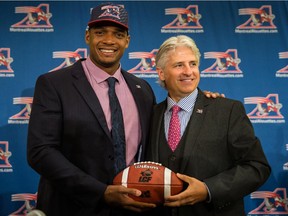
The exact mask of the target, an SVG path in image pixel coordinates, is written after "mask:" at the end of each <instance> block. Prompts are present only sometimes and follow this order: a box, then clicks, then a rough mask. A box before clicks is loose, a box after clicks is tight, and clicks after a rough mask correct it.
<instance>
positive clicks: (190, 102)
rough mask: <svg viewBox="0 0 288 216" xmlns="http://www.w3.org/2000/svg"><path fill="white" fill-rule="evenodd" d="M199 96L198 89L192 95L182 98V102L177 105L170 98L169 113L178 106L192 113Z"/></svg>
mask: <svg viewBox="0 0 288 216" xmlns="http://www.w3.org/2000/svg"><path fill="white" fill-rule="evenodd" d="M197 95H198V89H197V88H196V89H195V90H194V91H193V92H192V93H191V94H190V95H188V96H186V97H184V98H182V99H181V100H180V101H178V103H176V102H175V101H174V100H172V98H170V97H169V96H168V97H167V111H169V110H170V109H171V108H172V107H173V106H174V105H177V106H179V107H180V108H181V109H183V110H185V111H186V112H190V111H191V110H192V109H193V107H194V105H195V102H196V98H197Z"/></svg>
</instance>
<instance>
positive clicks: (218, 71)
mask: <svg viewBox="0 0 288 216" xmlns="http://www.w3.org/2000/svg"><path fill="white" fill-rule="evenodd" d="M204 59H213V60H214V62H213V63H212V65H211V66H210V67H208V68H206V69H204V70H203V71H201V77H229V78H231V77H235V78H239V77H243V73H242V71H241V70H240V68H239V64H240V62H241V59H240V58H239V57H238V52H237V49H228V50H227V51H225V52H205V53H204Z"/></svg>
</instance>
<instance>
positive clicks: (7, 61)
mask: <svg viewBox="0 0 288 216" xmlns="http://www.w3.org/2000/svg"><path fill="white" fill-rule="evenodd" d="M12 62H13V58H12V57H11V52H10V48H0V77H14V71H13V69H12V68H11V63H12Z"/></svg>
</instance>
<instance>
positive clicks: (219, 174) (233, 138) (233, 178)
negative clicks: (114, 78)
mask: <svg viewBox="0 0 288 216" xmlns="http://www.w3.org/2000/svg"><path fill="white" fill-rule="evenodd" d="M199 60H200V52H199V49H198V48H197V46H196V44H195V43H194V41H193V40H192V39H191V38H190V37H187V36H182V35H180V36H177V37H171V38H169V39H167V40H166V41H165V42H164V43H163V44H162V45H161V47H160V49H159V50H158V52H157V55H156V70H157V72H158V75H159V82H160V84H161V85H162V86H163V87H164V88H166V89H167V91H168V96H167V99H166V100H165V101H163V102H162V103H160V104H158V105H156V107H155V109H154V111H153V117H152V126H151V134H150V138H151V142H150V145H149V146H148V148H147V159H148V160H151V161H155V162H160V163H162V165H164V166H166V167H168V168H170V169H171V170H172V171H174V172H176V173H178V174H177V175H178V177H179V178H180V179H182V180H183V181H184V182H185V184H186V187H185V189H184V191H183V192H181V193H180V194H178V195H175V196H170V197H167V198H166V202H165V204H164V207H159V208H156V209H153V211H155V210H156V212H154V213H155V214H154V215H165V216H192V215H193V216H215V215H219V216H220V215H221V216H244V215H245V212H244V200H243V198H244V196H246V195H248V194H249V193H251V192H253V191H255V190H257V189H258V188H259V187H260V186H261V185H262V184H264V182H265V181H266V179H267V178H268V177H269V175H270V172H271V169H270V166H269V164H268V162H267V159H266V157H265V155H264V153H263V150H262V147H261V143H260V141H259V139H258V138H257V137H256V136H255V134H254V130H253V127H252V124H251V122H250V121H249V119H248V117H247V115H246V112H245V110H244V107H243V105H242V103H241V102H239V101H236V100H231V99H226V98H221V97H218V98H216V99H213V100H212V99H209V98H207V97H205V96H204V94H203V92H202V91H201V90H200V89H199V88H198V84H199V80H200V73H199ZM174 110H175V112H174ZM172 113H173V114H172ZM174 113H175V114H174ZM151 215H152V213H151Z"/></svg>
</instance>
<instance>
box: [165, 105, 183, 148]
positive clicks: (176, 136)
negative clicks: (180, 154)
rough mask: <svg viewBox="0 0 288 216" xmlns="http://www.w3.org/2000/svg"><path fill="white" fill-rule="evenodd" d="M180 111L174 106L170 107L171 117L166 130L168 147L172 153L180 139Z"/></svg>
mask: <svg viewBox="0 0 288 216" xmlns="http://www.w3.org/2000/svg"><path fill="white" fill-rule="evenodd" d="M180 109H181V108H180V107H179V106H176V105H174V106H173V107H172V115H171V119H170V124H169V130H168V145H169V146H170V148H171V150H172V151H173V152H174V151H175V149H176V148H177V145H178V143H179V141H180V139H181V132H180V120H179V117H178V112H179V111H180Z"/></svg>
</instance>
